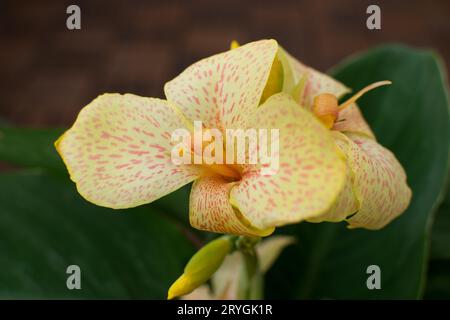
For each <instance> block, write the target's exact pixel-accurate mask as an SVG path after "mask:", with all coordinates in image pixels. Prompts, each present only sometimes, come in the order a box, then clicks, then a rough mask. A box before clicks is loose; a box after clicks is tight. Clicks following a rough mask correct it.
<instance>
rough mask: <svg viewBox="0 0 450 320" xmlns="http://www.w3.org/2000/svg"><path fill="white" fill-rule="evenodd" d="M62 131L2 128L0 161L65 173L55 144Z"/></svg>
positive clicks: (0, 133) (0, 132) (0, 128)
mask: <svg viewBox="0 0 450 320" xmlns="http://www.w3.org/2000/svg"><path fill="white" fill-rule="evenodd" d="M62 133H63V130H62V129H27V128H13V127H0V160H2V161H5V162H9V163H11V164H15V165H21V166H24V167H31V168H43V169H46V170H49V171H52V172H59V173H62V172H65V168H64V164H63V162H62V160H61V158H60V157H59V155H58V153H57V152H56V149H55V147H54V146H53V143H54V142H55V141H56V139H58V137H59V136H60V135H61V134H62Z"/></svg>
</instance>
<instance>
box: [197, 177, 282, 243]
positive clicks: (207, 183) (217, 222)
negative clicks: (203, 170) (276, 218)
mask: <svg viewBox="0 0 450 320" xmlns="http://www.w3.org/2000/svg"><path fill="white" fill-rule="evenodd" d="M233 185H234V182H228V181H227V180H225V179H224V178H223V177H221V176H219V175H212V176H205V177H203V178H200V179H198V180H196V181H195V182H194V184H193V185H192V190H191V195H190V199H189V220H190V222H191V225H192V226H193V227H194V228H197V229H199V230H205V231H211V232H218V233H230V234H238V235H247V236H267V235H269V234H271V233H272V232H273V230H274V229H273V228H265V229H258V228H256V227H254V226H253V225H252V224H251V223H250V222H249V221H248V220H247V219H246V217H245V216H244V215H243V214H242V213H241V212H240V211H239V210H238V209H237V208H234V207H233V206H232V205H231V203H230V201H229V194H230V190H231V188H232V187H233Z"/></svg>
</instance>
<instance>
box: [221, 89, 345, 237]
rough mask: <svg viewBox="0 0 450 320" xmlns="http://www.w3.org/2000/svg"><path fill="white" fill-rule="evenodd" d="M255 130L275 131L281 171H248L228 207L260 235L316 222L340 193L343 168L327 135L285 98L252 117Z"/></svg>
mask: <svg viewBox="0 0 450 320" xmlns="http://www.w3.org/2000/svg"><path fill="white" fill-rule="evenodd" d="M253 125H254V127H255V128H265V129H268V130H271V129H279V135H280V138H279V152H280V155H279V170H278V172H277V173H275V174H273V175H264V174H263V173H262V171H261V169H262V168H263V167H264V166H255V167H254V168H251V167H248V168H247V169H246V170H244V172H243V173H242V175H243V178H242V180H241V181H239V182H238V183H237V184H236V186H235V187H233V188H232V189H231V193H230V201H231V203H232V204H234V206H235V207H236V208H238V209H239V210H240V211H241V212H242V213H243V214H244V215H245V217H246V218H247V219H248V220H249V221H250V222H251V223H252V225H254V226H256V227H258V228H260V229H263V228H267V227H271V226H281V225H284V224H288V223H294V222H299V221H301V220H305V219H308V218H312V217H315V216H319V215H321V214H323V213H324V212H325V211H327V210H328V209H329V208H330V207H331V206H332V204H333V203H334V202H335V200H336V198H337V196H338V194H339V192H340V191H341V189H342V188H343V187H344V183H345V179H346V164H345V158H344V155H343V153H342V152H341V151H340V150H339V148H338V147H337V146H336V144H335V142H334V139H333V137H332V135H331V133H330V131H329V130H327V129H326V128H325V127H324V126H323V125H322V124H321V123H320V122H319V121H318V120H317V119H316V117H315V116H314V115H313V114H312V113H311V112H309V111H308V110H306V109H304V108H299V107H298V104H297V103H296V102H295V101H294V100H293V99H292V98H291V97H290V96H289V95H287V94H284V93H281V94H277V95H274V96H272V97H271V98H269V99H268V100H267V102H266V103H264V104H263V105H262V106H260V108H259V109H258V110H257V112H256V113H255V115H254V116H253Z"/></svg>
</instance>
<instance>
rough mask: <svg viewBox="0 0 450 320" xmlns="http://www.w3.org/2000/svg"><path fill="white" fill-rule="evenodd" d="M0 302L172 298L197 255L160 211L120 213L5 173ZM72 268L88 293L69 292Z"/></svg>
mask: <svg viewBox="0 0 450 320" xmlns="http://www.w3.org/2000/svg"><path fill="white" fill-rule="evenodd" d="M0 204H1V205H0V234H1V241H0V266H1V272H0V298H102V299H103V298H159V299H165V297H166V294H167V289H168V288H169V286H170V284H171V282H172V281H173V280H174V279H176V278H177V276H178V275H179V272H180V270H182V269H183V267H184V265H185V263H186V261H188V259H189V257H190V256H191V255H192V254H193V252H194V249H193V246H192V245H191V244H190V242H189V241H188V240H187V238H186V237H185V236H184V234H185V233H189V232H190V231H189V230H184V229H183V227H181V226H180V225H178V224H176V223H173V222H172V221H170V220H168V219H166V216H165V212H163V211H161V210H157V209H156V208H155V207H150V206H141V207H139V208H135V209H128V210H123V211H114V210H111V209H106V208H101V207H97V206H94V205H91V204H89V203H88V202H86V201H84V200H82V199H81V197H80V196H79V195H78V194H77V192H76V190H75V186H74V185H73V184H71V183H69V182H67V181H64V180H62V179H59V178H56V177H53V176H50V175H46V174H42V173H38V172H36V173H3V174H0ZM69 265H78V266H79V267H80V268H81V290H68V289H67V287H66V280H67V278H68V277H69V274H66V269H67V267H68V266H69Z"/></svg>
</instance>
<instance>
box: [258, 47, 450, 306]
mask: <svg viewBox="0 0 450 320" xmlns="http://www.w3.org/2000/svg"><path fill="white" fill-rule="evenodd" d="M443 70H444V68H443V67H442V66H441V65H440V61H439V59H438V58H437V56H436V54H434V53H433V52H430V51H424V50H415V49H411V48H408V47H404V46H398V45H391V46H384V47H379V48H376V49H373V50H370V51H368V52H366V53H363V54H361V55H357V56H354V57H352V58H350V59H348V60H346V61H344V62H343V63H342V64H340V65H339V66H338V67H337V68H336V69H334V71H333V75H334V76H335V77H336V78H337V79H339V80H341V81H342V82H343V83H345V84H346V85H348V86H349V87H351V88H353V89H354V91H355V92H356V91H357V90H359V89H361V88H362V87H365V86H366V85H368V84H370V83H373V82H375V81H379V80H392V81H393V85H392V86H390V87H387V88H382V89H377V90H375V91H374V92H370V93H368V94H367V95H366V96H364V97H363V98H361V99H360V101H359V104H360V106H361V108H362V111H363V113H364V115H365V117H366V119H367V120H368V122H369V124H370V125H371V126H372V128H373V130H374V132H375V134H376V136H377V139H378V141H379V142H380V143H381V144H382V145H384V146H386V147H387V148H389V149H391V150H392V151H393V152H394V153H395V155H396V156H397V158H398V159H399V161H400V162H401V163H402V164H403V166H404V168H405V170H406V172H407V175H408V182H409V185H410V186H411V188H412V190H413V199H412V202H411V204H410V206H409V208H408V210H407V211H406V212H405V213H404V214H403V215H402V216H401V217H400V218H398V219H396V220H395V221H394V222H393V223H391V224H390V225H389V226H387V227H385V228H384V229H382V230H379V231H368V230H360V229H357V230H348V229H346V228H345V223H339V224H333V223H321V224H309V223H301V224H299V225H296V226H291V227H288V228H282V229H281V232H283V233H286V234H293V235H295V236H297V239H298V244H297V245H295V246H291V247H289V248H287V249H286V250H285V251H284V253H283V254H282V256H281V258H280V259H279V260H278V261H277V262H276V263H275V265H274V268H272V269H271V271H270V272H269V273H268V279H267V287H266V296H267V297H269V298H332V299H341V298H419V297H421V296H422V294H423V285H424V281H425V279H424V275H425V271H426V270H425V269H426V263H427V257H428V244H429V227H430V225H431V219H432V213H433V212H434V210H435V209H436V207H437V205H438V202H439V200H440V198H441V196H440V195H441V190H442V189H443V186H444V182H445V179H446V176H447V169H448V155H449V113H448V98H447V93H446V89H445V79H444V76H443ZM370 265H378V266H379V267H380V268H381V290H368V289H367V286H366V280H367V278H368V277H369V275H368V274H367V273H366V270H367V267H368V266H370Z"/></svg>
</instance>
